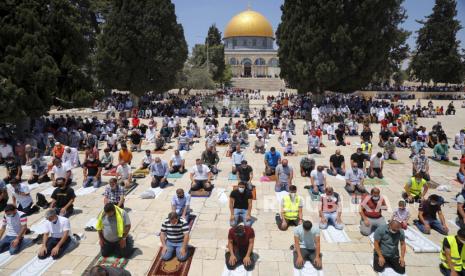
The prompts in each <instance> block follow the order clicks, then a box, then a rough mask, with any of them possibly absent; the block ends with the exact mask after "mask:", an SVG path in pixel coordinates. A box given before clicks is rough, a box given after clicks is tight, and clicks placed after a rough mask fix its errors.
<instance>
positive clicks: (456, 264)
mask: <svg viewBox="0 0 465 276" xmlns="http://www.w3.org/2000/svg"><path fill="white" fill-rule="evenodd" d="M464 244H465V229H460V230H459V231H457V235H449V236H447V237H445V238H444V239H443V241H442V246H441V253H440V255H439V256H440V259H441V264H440V266H439V270H440V271H441V273H442V275H446V276H452V275H457V276H459V275H463V257H461V256H463V246H464Z"/></svg>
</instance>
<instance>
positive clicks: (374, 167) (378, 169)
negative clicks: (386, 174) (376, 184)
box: [368, 152, 384, 178]
mask: <svg viewBox="0 0 465 276" xmlns="http://www.w3.org/2000/svg"><path fill="white" fill-rule="evenodd" d="M383 167H384V156H383V154H382V153H381V152H378V153H377V154H373V155H372V156H371V158H370V167H369V168H368V176H369V177H370V178H375V177H377V178H383Z"/></svg>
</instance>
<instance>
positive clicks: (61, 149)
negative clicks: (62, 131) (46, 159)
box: [53, 145, 65, 159]
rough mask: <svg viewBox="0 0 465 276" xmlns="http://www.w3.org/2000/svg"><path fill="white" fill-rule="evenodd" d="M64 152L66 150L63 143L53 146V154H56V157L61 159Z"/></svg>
mask: <svg viewBox="0 0 465 276" xmlns="http://www.w3.org/2000/svg"><path fill="white" fill-rule="evenodd" d="M64 152H65V147H63V146H62V145H59V146H54V147H53V156H55V157H56V158H60V159H61V157H62V156H63V153H64Z"/></svg>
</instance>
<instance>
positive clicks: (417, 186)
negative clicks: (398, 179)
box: [410, 177, 426, 196]
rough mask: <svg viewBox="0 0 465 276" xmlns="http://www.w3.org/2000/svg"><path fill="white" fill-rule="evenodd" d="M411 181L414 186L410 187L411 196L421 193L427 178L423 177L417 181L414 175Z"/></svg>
mask: <svg viewBox="0 0 465 276" xmlns="http://www.w3.org/2000/svg"><path fill="white" fill-rule="evenodd" d="M411 181H412V186H411V187H410V195H411V196H419V195H421V191H422V189H423V187H424V186H425V184H426V180H425V179H423V178H422V179H421V181H420V182H417V179H416V178H415V177H412V178H411Z"/></svg>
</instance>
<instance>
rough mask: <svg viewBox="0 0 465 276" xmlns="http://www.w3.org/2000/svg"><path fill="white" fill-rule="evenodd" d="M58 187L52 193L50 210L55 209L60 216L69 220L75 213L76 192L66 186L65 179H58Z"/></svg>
mask: <svg viewBox="0 0 465 276" xmlns="http://www.w3.org/2000/svg"><path fill="white" fill-rule="evenodd" d="M56 186H57V188H55V190H54V191H53V193H52V202H51V204H50V208H53V209H55V211H56V213H57V214H58V215H60V216H63V217H66V218H69V217H70V216H71V215H72V214H73V212H74V208H73V203H74V199H75V198H76V195H75V194H74V190H73V188H71V187H70V186H67V185H66V184H65V179H64V178H58V179H57V180H56Z"/></svg>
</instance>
